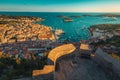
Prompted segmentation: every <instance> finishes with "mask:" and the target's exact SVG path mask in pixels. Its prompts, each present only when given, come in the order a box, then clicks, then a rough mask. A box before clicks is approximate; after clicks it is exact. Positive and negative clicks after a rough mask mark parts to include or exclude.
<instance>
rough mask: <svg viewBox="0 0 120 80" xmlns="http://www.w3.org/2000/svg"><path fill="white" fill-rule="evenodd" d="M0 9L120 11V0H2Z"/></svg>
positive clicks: (0, 0)
mask: <svg viewBox="0 0 120 80" xmlns="http://www.w3.org/2000/svg"><path fill="white" fill-rule="evenodd" d="M0 11H25V12H27V11H29V12H120V0H0Z"/></svg>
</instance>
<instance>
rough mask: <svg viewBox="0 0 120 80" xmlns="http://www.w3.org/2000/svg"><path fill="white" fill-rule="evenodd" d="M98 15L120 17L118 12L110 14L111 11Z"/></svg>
mask: <svg viewBox="0 0 120 80" xmlns="http://www.w3.org/2000/svg"><path fill="white" fill-rule="evenodd" d="M97 16H101V17H120V15H118V14H110V13H107V14H100V15H97Z"/></svg>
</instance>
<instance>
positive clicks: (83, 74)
mask: <svg viewBox="0 0 120 80" xmlns="http://www.w3.org/2000/svg"><path fill="white" fill-rule="evenodd" d="M75 59H76V58H75ZM71 60H73V59H69V60H62V61H61V62H60V63H59V66H60V68H59V70H58V71H57V72H56V75H55V76H56V80H111V78H110V76H109V75H108V74H106V73H105V72H104V70H102V69H101V68H100V67H99V66H98V65H97V64H95V63H94V62H93V61H92V60H91V59H84V58H78V57H77V60H76V61H77V66H72V65H71Z"/></svg>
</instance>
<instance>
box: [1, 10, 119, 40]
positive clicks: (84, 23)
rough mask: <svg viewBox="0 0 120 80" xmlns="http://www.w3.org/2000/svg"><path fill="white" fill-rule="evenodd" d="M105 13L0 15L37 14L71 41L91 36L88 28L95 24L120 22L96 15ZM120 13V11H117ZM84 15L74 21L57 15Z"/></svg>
mask: <svg viewBox="0 0 120 80" xmlns="http://www.w3.org/2000/svg"><path fill="white" fill-rule="evenodd" d="M84 14H90V15H91V16H83V15H84ZM100 14H104V13H65V12H63V13H62V12H60V13H58V12H0V15H13V16H36V17H41V18H44V19H45V20H44V21H42V22H38V23H39V24H43V25H46V26H51V27H52V28H53V29H62V30H63V31H64V32H65V34H64V35H62V36H61V37H60V39H69V40H71V41H74V42H75V41H79V40H82V39H84V40H87V39H89V38H90V37H91V35H90V33H89V31H88V28H89V27H90V26H91V25H94V24H106V23H111V24H116V23H119V24H120V17H117V19H116V20H106V19H104V17H101V16H99V17H98V16H96V15H100ZM115 14H120V13H115ZM59 15H64V16H82V18H73V22H63V20H62V19H61V18H59V17H57V16H59Z"/></svg>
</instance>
